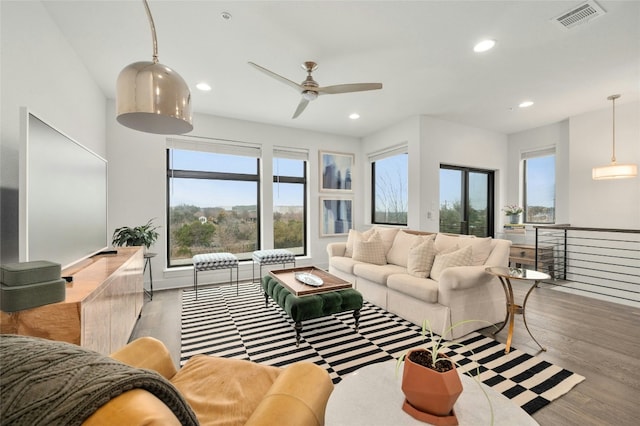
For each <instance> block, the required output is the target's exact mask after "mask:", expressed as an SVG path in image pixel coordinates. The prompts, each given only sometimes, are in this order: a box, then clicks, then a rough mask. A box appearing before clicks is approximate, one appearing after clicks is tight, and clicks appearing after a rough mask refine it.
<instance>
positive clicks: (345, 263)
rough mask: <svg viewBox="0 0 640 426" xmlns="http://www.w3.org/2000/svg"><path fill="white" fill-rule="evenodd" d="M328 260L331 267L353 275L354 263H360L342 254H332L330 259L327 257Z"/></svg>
mask: <svg viewBox="0 0 640 426" xmlns="http://www.w3.org/2000/svg"><path fill="white" fill-rule="evenodd" d="M329 262H330V263H331V266H332V267H333V268H336V269H337V270H339V271H342V272H345V273H347V274H350V275H353V267H354V265H357V264H358V263H362V262H358V261H357V260H353V259H352V258H350V257H343V256H333V257H332V258H331V259H329Z"/></svg>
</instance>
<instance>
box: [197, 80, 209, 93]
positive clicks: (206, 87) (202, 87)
mask: <svg viewBox="0 0 640 426" xmlns="http://www.w3.org/2000/svg"><path fill="white" fill-rule="evenodd" d="M196 87H197V88H198V89H199V90H202V91H203V92H208V91H209V90H211V86H209V85H208V84H207V83H205V82H204V81H203V82H201V83H198V84H196Z"/></svg>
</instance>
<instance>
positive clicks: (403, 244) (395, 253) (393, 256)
mask: <svg viewBox="0 0 640 426" xmlns="http://www.w3.org/2000/svg"><path fill="white" fill-rule="evenodd" d="M421 242H422V239H421V238H420V236H418V235H414V234H409V233H407V232H404V231H403V230H400V231H398V233H397V234H396V236H395V238H394V240H393V244H392V245H391V249H389V251H388V252H387V263H393V264H394V265H398V266H404V267H407V258H408V257H409V249H410V248H411V247H413V246H416V245H418V244H420V243H421Z"/></svg>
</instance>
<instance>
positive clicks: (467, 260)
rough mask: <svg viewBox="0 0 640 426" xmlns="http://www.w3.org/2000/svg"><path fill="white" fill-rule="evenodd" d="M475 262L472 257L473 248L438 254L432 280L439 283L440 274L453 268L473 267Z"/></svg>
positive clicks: (432, 269) (434, 263) (468, 247)
mask: <svg viewBox="0 0 640 426" xmlns="http://www.w3.org/2000/svg"><path fill="white" fill-rule="evenodd" d="M472 262H473V259H472V256H471V246H466V247H462V248H461V249H459V250H456V251H453V252H447V253H438V254H436V257H435V259H434V261H433V266H432V267H431V274H430V276H431V278H432V279H434V280H436V281H438V280H439V279H440V274H442V271H444V270H445V269H447V268H451V267H452V266H471V265H472Z"/></svg>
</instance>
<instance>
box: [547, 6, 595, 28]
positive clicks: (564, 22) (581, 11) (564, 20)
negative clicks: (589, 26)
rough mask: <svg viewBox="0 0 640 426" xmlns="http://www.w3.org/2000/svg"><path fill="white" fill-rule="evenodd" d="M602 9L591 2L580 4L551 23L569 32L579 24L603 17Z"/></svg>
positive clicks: (553, 19)
mask: <svg viewBox="0 0 640 426" xmlns="http://www.w3.org/2000/svg"><path fill="white" fill-rule="evenodd" d="M605 13H607V12H605V11H604V9H603V8H601V7H600V5H599V4H598V3H596V2H595V1H593V0H590V1H587V2H585V3H581V4H579V5H578V6H576V7H574V8H572V9H571V10H567V11H566V12H564V13H562V14H561V15H560V16H556V17H555V18H552V19H551V21H552V22H554V23H555V24H556V25H559V26H560V27H561V28H562V29H563V30H570V29H571V28H573V27H575V26H578V25H580V24H585V23H587V22H589V21H591V20H592V19H595V18H598V17H600V16H602V15H604V14H605Z"/></svg>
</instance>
